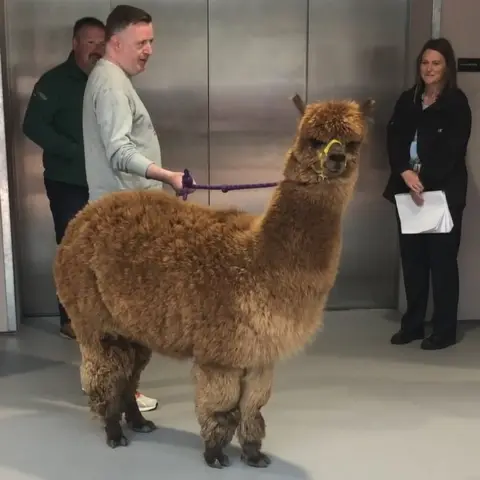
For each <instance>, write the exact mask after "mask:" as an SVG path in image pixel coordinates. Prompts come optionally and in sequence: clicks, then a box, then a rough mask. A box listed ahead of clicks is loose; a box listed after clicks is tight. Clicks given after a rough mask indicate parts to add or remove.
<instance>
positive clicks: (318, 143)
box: [310, 139, 325, 150]
mask: <svg viewBox="0 0 480 480" xmlns="http://www.w3.org/2000/svg"><path fill="white" fill-rule="evenodd" d="M310 145H311V146H312V148H314V149H315V150H319V149H320V148H322V147H324V146H325V142H322V141H321V140H316V139H312V140H310Z"/></svg>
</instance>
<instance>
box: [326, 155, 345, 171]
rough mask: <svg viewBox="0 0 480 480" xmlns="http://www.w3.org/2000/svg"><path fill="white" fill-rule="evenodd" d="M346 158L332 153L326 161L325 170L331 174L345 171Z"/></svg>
mask: <svg viewBox="0 0 480 480" xmlns="http://www.w3.org/2000/svg"><path fill="white" fill-rule="evenodd" d="M345 166H346V157H345V154H344V153H332V154H330V155H329V156H328V159H327V168H328V169H329V170H330V171H331V172H332V173H339V172H342V171H343V170H344V169H345Z"/></svg>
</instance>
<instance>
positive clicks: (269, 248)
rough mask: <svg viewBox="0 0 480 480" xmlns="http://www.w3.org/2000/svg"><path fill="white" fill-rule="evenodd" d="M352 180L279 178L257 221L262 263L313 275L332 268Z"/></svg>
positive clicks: (272, 267) (338, 247)
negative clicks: (316, 182) (304, 182)
mask: <svg viewBox="0 0 480 480" xmlns="http://www.w3.org/2000/svg"><path fill="white" fill-rule="evenodd" d="M353 184H354V180H353V179H352V180H343V181H340V180H339V181H331V182H325V183H324V184H322V185H321V186H312V187H303V186H298V185H295V184H294V183H292V182H288V181H285V182H282V183H281V184H280V186H279V187H278V188H277V190H276V192H275V195H274V197H273V199H272V202H271V204H270V207H269V209H268V210H267V212H266V214H265V215H264V216H263V217H262V219H261V222H260V223H259V225H258V232H257V235H258V236H257V239H258V243H257V246H258V254H259V256H258V259H259V262H260V263H261V264H263V267H264V268H265V269H267V270H271V269H274V270H284V271H288V270H291V271H292V272H297V273H298V274H300V275H304V274H307V275H308V274H311V276H312V277H315V276H316V275H318V274H322V273H324V272H325V271H327V270H329V269H330V268H336V266H337V263H338V254H339V250H340V243H341V230H342V219H343V214H344V211H345V208H346V206H347V203H348V201H349V199H350V196H351V192H352V189H353Z"/></svg>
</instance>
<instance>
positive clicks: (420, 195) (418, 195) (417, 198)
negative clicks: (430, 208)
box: [410, 190, 425, 207]
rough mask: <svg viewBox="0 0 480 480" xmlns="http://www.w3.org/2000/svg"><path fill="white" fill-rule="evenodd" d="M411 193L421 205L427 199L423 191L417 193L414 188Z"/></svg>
mask: <svg viewBox="0 0 480 480" xmlns="http://www.w3.org/2000/svg"><path fill="white" fill-rule="evenodd" d="M410 195H411V197H412V199H413V201H414V202H415V204H416V205H418V206H419V207H421V206H422V205H423V202H424V201H425V200H424V198H423V195H422V194H421V193H416V192H414V191H412V190H410Z"/></svg>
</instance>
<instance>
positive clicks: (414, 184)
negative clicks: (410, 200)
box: [402, 170, 423, 193]
mask: <svg viewBox="0 0 480 480" xmlns="http://www.w3.org/2000/svg"><path fill="white" fill-rule="evenodd" d="M402 178H403V181H404V182H405V183H406V184H407V186H408V188H409V189H410V190H412V191H413V192H415V193H422V192H423V185H422V182H421V181H420V179H419V178H418V175H417V174H416V173H415V172H414V171H413V170H405V171H404V172H403V173H402Z"/></svg>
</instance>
